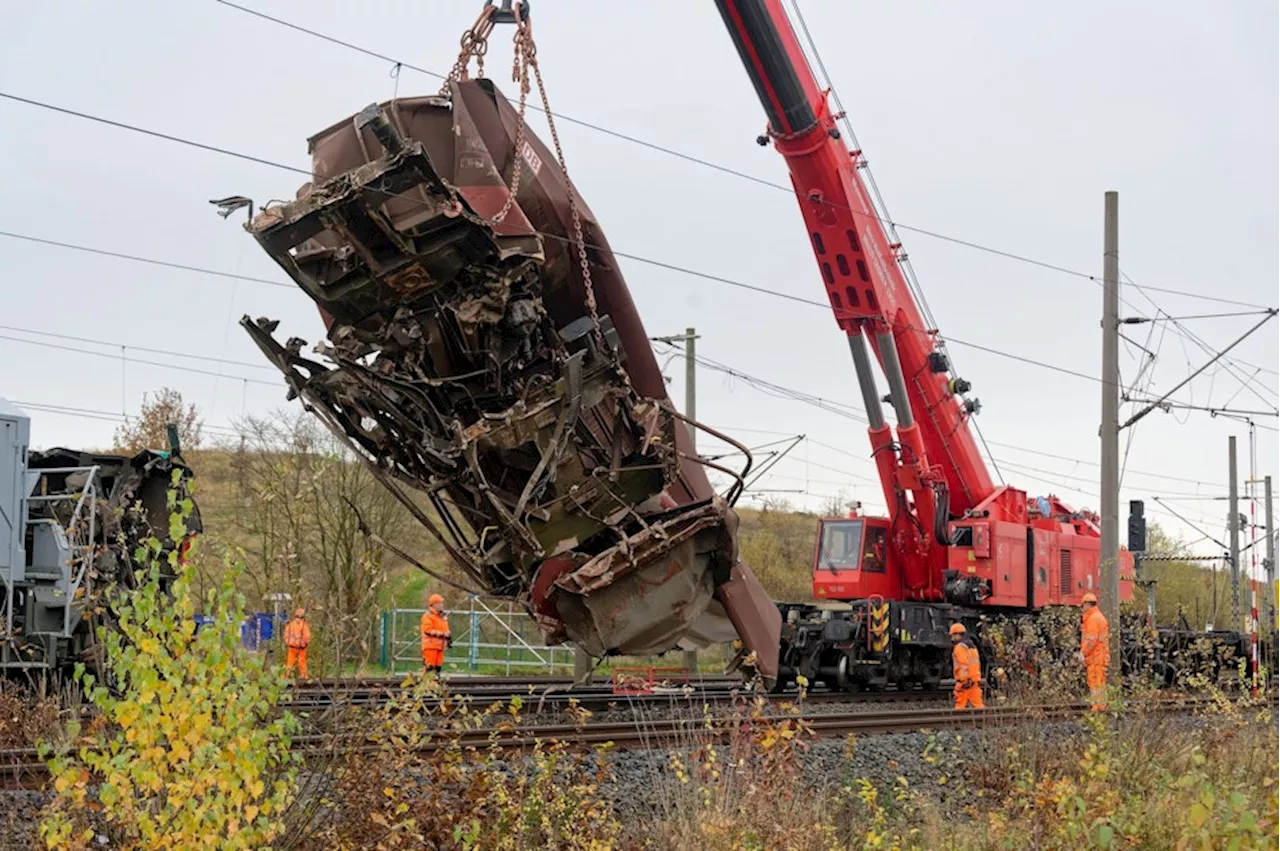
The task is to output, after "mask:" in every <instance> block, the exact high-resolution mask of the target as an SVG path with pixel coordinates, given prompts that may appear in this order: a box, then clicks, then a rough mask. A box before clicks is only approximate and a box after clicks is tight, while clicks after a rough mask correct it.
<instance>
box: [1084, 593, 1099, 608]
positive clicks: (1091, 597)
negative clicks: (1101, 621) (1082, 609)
mask: <svg viewBox="0 0 1280 851" xmlns="http://www.w3.org/2000/svg"><path fill="white" fill-rule="evenodd" d="M1096 602H1098V595H1097V594H1095V593H1093V592H1092V591H1089V592H1087V593H1086V594H1085V595H1084V596H1083V597H1081V598H1080V604H1081V605H1084V604H1085V603H1096Z"/></svg>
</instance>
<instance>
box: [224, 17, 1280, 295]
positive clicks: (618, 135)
mask: <svg viewBox="0 0 1280 851" xmlns="http://www.w3.org/2000/svg"><path fill="white" fill-rule="evenodd" d="M215 2H217V3H219V4H220V5H222V6H226V7H227V8H230V9H235V10H236V11H239V12H243V13H245V14H248V15H252V16H254V17H256V18H260V19H262V20H265V21H269V22H271V23H274V24H277V25H279V26H282V27H286V28H287V29H291V30H293V31H295V32H299V33H302V34H305V35H309V36H311V37H313V38H318V39H320V40H321V41H325V42H328V43H329V44H333V45H336V46H339V47H342V48H344V49H346V50H350V51H353V52H355V53H360V54H362V55H364V56H368V57H370V58H373V59H378V60H380V61H382V62H387V63H389V64H391V65H392V66H393V67H396V68H407V69H409V70H410V71H415V72H417V73H419V74H424V75H426V76H428V77H432V78H434V79H437V80H443V79H445V75H444V74H441V73H439V72H438V71H432V70H430V69H428V68H423V67H421V66H419V65H415V64H413V63H411V62H405V61H404V60H401V59H395V58H394V57H392V56H389V55H387V54H384V53H380V52H378V51H376V50H371V49H369V48H367V47H362V46H360V45H357V44H353V43H351V42H349V41H344V40H343V39H339V38H336V37H334V36H331V35H328V34H326V33H322V32H319V31H318V30H314V29H310V28H307V27H304V26H301V25H299V24H295V23H293V22H291V21H286V20H284V19H283V18H277V17H273V16H271V15H267V14H265V13H263V12H259V11H257V10H255V9H250V8H247V7H245V6H241V5H238V4H236V3H232V2H229V0H215ZM817 58H818V59H819V62H820V61H821V57H817ZM824 74H825V69H824ZM833 93H834V90H833ZM527 108H528V109H531V110H534V111H535V112H546V110H543V109H539V108H538V107H536V106H534V105H533V104H529V105H528V107H527ZM841 111H842V112H843V108H841ZM549 114H550V115H551V116H552V117H554V118H555V119H556V120H559V121H565V122H568V123H570V124H576V125H578V126H580V127H584V128H586V129H588V130H593V131H595V132H597V133H602V134H604V135H606V136H611V137H613V138H615V139H619V140H622V141H625V142H629V143H631V144H634V145H639V146H640V147H643V148H648V149H649V150H652V151H657V152H658V153H662V154H666V155H668V156H672V157H675V158H677V159H681V160H684V161H685V162H689V163H693V164H695V165H698V166H701V167H703V168H708V169H711V170H713V171H718V172H721V173H722V174H727V175H730V176H732V177H737V178H739V179H742V180H746V181H749V182H751V183H754V184H756V185H759V186H764V187H767V188H769V189H773V190H776V191H779V192H784V193H786V194H787V195H788V196H789V197H792V198H794V197H795V187H793V186H789V185H786V184H782V183H776V182H774V181H771V180H766V179H764V178H761V177H756V176H755V175H752V174H748V173H747V172H744V171H740V170H738V169H734V168H730V167H728V166H725V165H722V164H720V163H716V162H713V161H711V160H707V159H703V158H701V157H696V156H692V155H690V154H686V153H683V152H681V151H677V150H675V149H674V148H669V147H666V146H664V145H659V144H656V143H654V142H649V141H647V140H644V139H641V138H639V137H636V136H632V135H630V134H627V133H622V132H620V131H617V130H612V129H610V128H608V127H604V126H602V125H599V124H594V123H592V122H589V121H584V120H582V119H579V118H574V117H572V116H568V115H565V114H563V113H560V112H552V113H549ZM847 123H848V122H847V120H846V125H847ZM851 135H852V134H851ZM821 203H824V204H827V205H830V206H832V207H836V208H838V209H840V210H843V211H847V212H849V213H850V214H852V215H855V216H863V217H865V218H870V219H876V220H877V221H880V222H881V224H883V225H885V226H887V227H891V228H892V227H896V228H900V229H902V230H905V231H909V232H911V233H917V234H920V235H921V236H927V237H930V238H931V239H937V240H940V241H943V242H949V243H952V244H953V245H959V246H962V247H965V248H970V249H973V250H975V251H982V252H985V253H987V254H993V255H995V256H997V257H1003V258H1005V259H1008V260H1015V261H1018V262H1021V263H1029V264H1031V265H1033V266H1039V267H1040V268H1042V269H1047V270H1050V271H1054V272H1060V273H1062V274H1066V275H1071V276H1073V277H1078V278H1085V279H1087V280H1090V281H1095V282H1098V278H1097V276H1095V275H1091V274H1089V273H1088V272H1081V271H1078V270H1075V269H1069V268H1067V267H1065V266H1059V265H1057V264H1054V263H1048V262H1045V261H1041V260H1036V259H1034V258H1030V257H1026V256H1023V255H1020V254H1016V253H1014V252H1010V251H1004V250H1001V249H997V248H992V247H990V246H987V245H982V244H980V243H976V242H972V241H969V240H965V239H959V238H956V237H952V236H948V235H946V234H942V233H938V232H937V231H932V230H928V229H926V228H920V227H915V226H912V225H907V224H903V223H902V222H895V221H891V220H889V219H887V218H881V217H880V216H879V215H877V214H875V213H866V212H863V211H861V210H850V209H848V208H847V207H845V206H844V205H841V204H837V203H836V202H834V201H831V200H830V199H823V201H822V202H821ZM1148 289H1151V290H1152V291H1154V292H1164V293H1168V294H1170V295H1178V296H1183V297H1185V298H1194V299H1200V300H1203V301H1212V302H1218V303H1220V304H1230V305H1235V306H1237V307H1252V308H1259V309H1261V308H1262V307H1263V305H1257V304H1251V303H1248V302H1241V301H1235V300H1232V299H1225V298H1221V297H1217V296H1208V295H1204V294H1202V293H1194V292H1186V291H1183V290H1174V289H1167V288H1159V287H1148Z"/></svg>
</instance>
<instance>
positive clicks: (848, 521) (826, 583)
mask: <svg viewBox="0 0 1280 851" xmlns="http://www.w3.org/2000/svg"><path fill="white" fill-rule="evenodd" d="M889 550H890V547H889V520H888V518H885V517H863V516H857V515H851V516H849V517H836V518H824V519H822V520H819V521H818V543H817V547H816V549H815V551H814V557H813V596H814V597H816V598H817V599H819V600H860V599H863V598H866V597H872V596H877V595H879V596H881V597H884V598H886V599H894V598H896V597H897V596H898V592H899V589H900V585H901V583H900V579H899V577H898V570H897V566H896V565H895V564H892V563H891V561H890V552H889Z"/></svg>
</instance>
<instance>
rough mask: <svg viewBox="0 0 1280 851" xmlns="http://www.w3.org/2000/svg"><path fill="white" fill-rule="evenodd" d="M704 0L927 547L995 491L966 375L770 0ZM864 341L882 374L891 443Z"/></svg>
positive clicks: (885, 476) (888, 477) (889, 490)
mask: <svg viewBox="0 0 1280 851" xmlns="http://www.w3.org/2000/svg"><path fill="white" fill-rule="evenodd" d="M716 6H717V7H718V8H719V9H720V14H721V15H722V16H723V18H724V22H725V25H726V27H727V28H728V30H729V34H730V35H731V36H732V37H733V41H734V44H735V46H736V47H737V49H738V55H739V56H740V57H741V59H742V63H743V65H744V66H745V67H746V69H747V73H748V74H749V75H750V77H751V82H752V83H753V84H754V85H755V89H756V94H757V95H758V96H759V98H760V102H761V104H762V105H763V106H764V109H765V113H766V115H767V116H768V118H769V137H768V138H769V139H772V141H773V144H774V145H775V147H777V149H778V151H779V152H780V153H781V154H782V155H783V156H784V157H786V160H787V165H788V167H789V169H790V171H791V182H792V186H793V187H794V188H795V193H796V199H797V201H798V202H799V204H800V209H801V212H802V213H803V214H804V218H805V223H806V224H807V226H808V228H809V237H810V240H811V243H812V246H813V251H814V255H815V257H816V259H817V261H818V267H819V269H820V270H821V272H822V278H823V282H824V283H825V285H826V290H827V298H828V299H829V300H830V302H831V307H832V310H833V311H834V312H835V316H836V321H837V323H838V324H839V326H840V328H841V329H842V330H843V331H844V332H845V333H846V334H847V335H848V337H849V347H850V351H851V353H852V355H853V358H854V365H855V367H856V369H857V373H858V381H859V384H860V387H861V390H862V395H863V400H864V402H865V404H866V406H867V418H868V420H869V422H870V429H869V434H870V438H871V446H872V451H873V453H874V457H875V459H876V465H877V468H878V470H879V472H880V478H881V485H882V487H883V489H884V495H885V499H886V502H887V504H888V507H889V512H890V515H891V516H896V515H898V514H900V513H901V512H900V508H901V507H902V506H903V504H904V494H906V493H910V494H911V498H912V501H913V502H914V510H915V513H916V517H917V518H918V520H919V521H920V525H919V526H917V528H918V529H920V530H921V532H922V534H921V535H920V543H921V545H922V546H923V547H931V542H930V541H929V540H927V539H929V538H934V539H938V538H941V537H942V536H943V534H944V527H945V525H946V521H947V517H946V514H947V513H950V514H952V515H959V514H961V513H963V512H964V511H965V510H967V509H971V508H974V507H975V506H977V505H978V504H979V503H981V502H983V501H984V500H986V499H988V498H989V497H991V496H992V494H993V492H994V490H995V488H994V487H993V485H992V482H991V476H990V475H989V474H988V472H987V468H986V465H985V464H984V463H983V460H982V456H981V454H980V453H979V451H978V445H977V442H976V441H975V440H974V436H973V433H972V432H971V431H970V429H969V423H968V417H969V414H970V411H969V409H968V408H967V407H966V401H965V400H964V399H963V398H962V397H961V394H963V393H964V392H965V391H966V390H967V389H968V384H967V383H965V382H963V381H961V380H959V379H956V378H954V377H952V376H951V375H950V374H949V373H950V364H949V363H948V361H947V358H946V355H945V353H944V352H942V351H940V350H939V349H938V348H937V345H936V335H937V331H936V329H931V328H929V327H928V325H927V324H926V323H925V321H924V318H923V317H922V315H921V312H920V308H919V306H918V305H917V304H916V302H915V300H914V298H913V297H912V294H911V289H910V288H909V287H908V285H907V279H906V276H905V274H904V273H903V271H902V268H901V267H900V262H901V260H902V259H903V257H904V255H903V254H902V248H901V246H900V245H897V244H894V243H893V242H892V241H891V239H890V238H889V235H888V233H887V232H886V230H885V228H884V224H883V223H882V221H881V220H880V218H879V216H878V215H877V213H876V208H875V207H874V206H873V204H872V202H871V197H870V195H869V194H868V192H867V189H866V187H865V186H864V185H863V183H862V181H861V179H860V178H859V176H858V169H859V168H861V167H862V166H863V164H864V160H863V157H862V152H861V151H856V150H855V151H850V150H849V148H848V147H846V145H845V143H844V142H843V141H842V140H841V137H840V131H839V129H838V128H837V126H836V121H837V119H838V118H839V117H840V116H837V115H834V114H832V112H831V110H830V109H829V107H828V104H827V92H826V91H824V90H822V89H820V88H819V86H818V83H817V80H816V79H815V78H814V76H813V72H812V70H811V69H810V68H809V63H808V60H807V59H806V58H805V55H804V53H803V51H802V50H801V49H800V43H799V41H798V40H797V39H796V34H795V31H794V30H793V29H792V28H791V23H790V22H789V21H788V20H787V16H786V13H785V12H784V11H783V9H782V3H781V0H716ZM767 141H768V139H766V138H765V137H762V138H761V143H762V144H765V143H767ZM866 344H870V346H871V350H872V351H873V352H875V354H876V357H877V358H878V360H879V361H880V365H881V369H882V370H883V372H884V374H885V377H886V379H887V381H888V384H889V401H890V402H892V404H893V408H894V414H895V416H896V418H897V433H898V439H897V444H896V445H895V444H894V441H893V438H892V436H891V434H890V430H889V427H888V426H887V425H886V424H885V420H884V416H883V414H882V413H881V409H880V398H879V397H878V395H877V390H876V388H875V383H874V377H873V375H872V372H871V369H870V364H869V359H868V357H867V354H866ZM948 503H949V504H948ZM939 509H942V510H941V511H940V510H939ZM948 509H949V511H948ZM924 529H929V530H931V531H932V532H934V534H927V535H926V534H923V530H924ZM921 578H922V577H919V576H917V577H915V579H917V581H919V580H920V579H921ZM908 584H909V585H915V584H917V582H913V581H911V580H910V579H909V580H908Z"/></svg>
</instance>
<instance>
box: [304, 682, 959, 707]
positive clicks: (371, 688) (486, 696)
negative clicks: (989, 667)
mask: <svg viewBox="0 0 1280 851" xmlns="http://www.w3.org/2000/svg"><path fill="white" fill-rule="evenodd" d="M403 682H404V681H403V678H400V679H386V678H380V679H376V680H375V679H365V680H356V681H346V682H343V681H335V682H332V683H312V684H299V685H300V686H301V687H297V688H295V689H294V691H293V693H292V694H291V695H289V697H287V698H286V699H285V700H284V701H283V705H284V706H286V707H287V708H289V709H290V710H292V711H294V712H296V713H302V714H323V713H325V712H327V711H329V710H340V709H343V708H348V707H356V706H359V707H376V706H380V705H382V704H384V703H386V702H387V701H389V700H391V699H393V698H394V697H395V696H396V695H399V694H402V693H403V690H402V686H403ZM445 688H446V694H447V697H448V698H452V699H456V698H466V699H469V700H470V701H472V702H473V703H474V704H479V705H486V704H489V703H494V702H497V703H507V702H509V701H511V700H512V699H513V698H517V697H518V698H520V699H521V700H523V701H524V702H525V703H526V705H529V706H530V707H533V706H537V707H538V708H539V709H540V710H542V711H551V712H556V711H559V710H561V709H563V708H564V707H566V706H569V705H576V706H579V707H581V708H584V709H588V710H591V711H605V710H608V709H622V708H628V707H645V706H652V707H661V706H666V705H669V704H671V703H677V702H678V703H686V702H693V701H697V702H708V703H725V702H728V701H730V700H733V699H735V698H742V697H749V696H750V695H751V692H750V691H749V689H748V688H747V687H746V685H745V684H744V683H743V681H742V680H741V679H740V678H738V677H705V678H701V679H695V680H693V681H691V682H689V683H688V684H672V685H668V686H659V687H656V688H655V689H654V691H653V692H652V693H646V694H618V693H616V692H614V690H613V688H612V686H611V685H609V684H584V685H579V686H574V685H573V680H572V679H571V678H569V677H545V678H538V679H535V680H530V679H527V678H510V679H507V678H495V679H486V680H483V681H480V680H478V679H477V680H472V679H469V678H468V679H461V678H459V679H455V680H446V681H445ZM948 694H949V692H947V691H939V690H934V691H887V692H871V693H866V694H851V693H848V692H833V691H822V690H818V691H810V692H808V693H807V695H806V696H805V698H804V699H805V700H806V701H808V702H812V703H829V702H850V701H855V700H857V701H869V702H890V703H897V702H903V701H918V702H930V701H933V700H943V699H946V697H947V695H948ZM443 697H444V696H442V698H439V699H437V698H431V699H428V700H427V701H425V702H426V703H427V704H428V705H433V704H437V703H438V702H439V700H440V699H443ZM767 697H769V699H771V700H791V701H794V700H796V699H798V698H799V695H798V694H797V693H795V692H790V693H783V694H775V695H767Z"/></svg>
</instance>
